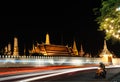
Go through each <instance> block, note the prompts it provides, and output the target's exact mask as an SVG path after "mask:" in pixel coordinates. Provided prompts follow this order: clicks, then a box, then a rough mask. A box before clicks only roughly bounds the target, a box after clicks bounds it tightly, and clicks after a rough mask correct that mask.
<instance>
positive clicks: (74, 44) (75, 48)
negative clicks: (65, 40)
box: [73, 40, 78, 55]
mask: <svg viewBox="0 0 120 82" xmlns="http://www.w3.org/2000/svg"><path fill="white" fill-rule="evenodd" d="M73 52H74V54H75V55H78V50H77V46H76V42H75V40H74V42H73Z"/></svg>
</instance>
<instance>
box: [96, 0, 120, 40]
mask: <svg viewBox="0 0 120 82" xmlns="http://www.w3.org/2000/svg"><path fill="white" fill-rule="evenodd" d="M96 12H97V14H99V16H98V17H97V18H96V21H97V23H98V24H99V25H100V26H99V30H100V31H105V34H106V37H105V39H110V38H113V37H114V38H117V39H120V0H102V1H101V8H99V9H98V8H97V10H96V11H95V13H96Z"/></svg>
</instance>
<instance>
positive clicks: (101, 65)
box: [100, 62, 105, 70]
mask: <svg viewBox="0 0 120 82" xmlns="http://www.w3.org/2000/svg"><path fill="white" fill-rule="evenodd" d="M100 67H101V68H102V69H103V70H105V64H103V63H102V62H100Z"/></svg>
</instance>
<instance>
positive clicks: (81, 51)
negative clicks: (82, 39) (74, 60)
mask: <svg viewBox="0 0 120 82" xmlns="http://www.w3.org/2000/svg"><path fill="white" fill-rule="evenodd" d="M84 54H85V52H84V51H83V47H82V44H81V47H80V51H79V55H80V56H81V57H82V56H83V55H84Z"/></svg>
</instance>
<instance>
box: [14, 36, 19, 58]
mask: <svg viewBox="0 0 120 82" xmlns="http://www.w3.org/2000/svg"><path fill="white" fill-rule="evenodd" d="M18 55H19V52H18V39H17V37H14V49H13V56H18Z"/></svg>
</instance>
